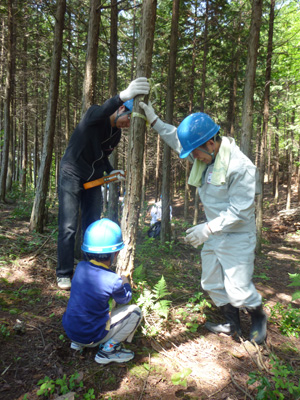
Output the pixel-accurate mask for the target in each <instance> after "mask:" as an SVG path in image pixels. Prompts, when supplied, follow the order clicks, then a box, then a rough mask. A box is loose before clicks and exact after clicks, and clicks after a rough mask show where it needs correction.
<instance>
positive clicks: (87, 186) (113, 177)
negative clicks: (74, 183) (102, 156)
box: [83, 171, 126, 189]
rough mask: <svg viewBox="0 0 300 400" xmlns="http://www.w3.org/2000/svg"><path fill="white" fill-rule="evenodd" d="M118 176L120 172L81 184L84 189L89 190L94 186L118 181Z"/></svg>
mask: <svg viewBox="0 0 300 400" xmlns="http://www.w3.org/2000/svg"><path fill="white" fill-rule="evenodd" d="M119 175H120V172H119V171H118V172H115V173H114V174H111V175H107V176H103V177H102V178H99V179H95V180H94V181H90V182H86V183H84V184H83V187H84V188H85V189H91V188H93V187H95V186H101V185H104V184H105V183H110V182H115V181H117V180H118V179H119V178H118V176H119ZM125 176H126V173H125Z"/></svg>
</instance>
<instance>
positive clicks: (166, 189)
mask: <svg viewBox="0 0 300 400" xmlns="http://www.w3.org/2000/svg"><path fill="white" fill-rule="evenodd" d="M178 21H179V0H174V1H173V11H172V25H171V38H170V55H169V71H168V82H167V99H166V122H167V123H169V124H172V123H173V111H174V93H175V72H176V58H177V43H178ZM170 187H171V147H170V146H168V145H167V144H166V143H165V144H164V157H163V176H162V221H161V233H160V235H161V236H160V238H161V241H162V242H163V243H165V242H166V241H170V239H171V226H170V205H171V204H170Z"/></svg>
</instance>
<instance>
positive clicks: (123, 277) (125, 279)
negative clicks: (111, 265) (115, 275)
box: [121, 275, 129, 285]
mask: <svg viewBox="0 0 300 400" xmlns="http://www.w3.org/2000/svg"><path fill="white" fill-rule="evenodd" d="M121 279H122V282H123V285H124V284H125V283H129V280H128V278H127V276H125V275H121Z"/></svg>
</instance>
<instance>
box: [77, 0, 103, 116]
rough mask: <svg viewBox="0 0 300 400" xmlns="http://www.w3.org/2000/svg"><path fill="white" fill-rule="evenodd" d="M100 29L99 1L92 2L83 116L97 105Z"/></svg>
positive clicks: (92, 0) (83, 95)
mask: <svg viewBox="0 0 300 400" xmlns="http://www.w3.org/2000/svg"><path fill="white" fill-rule="evenodd" d="M99 27H100V8H99V1H98V0H90V15H89V29H88V39H87V54H86V64H85V76H84V83H83V93H82V108H81V115H83V114H84V113H85V111H86V110H87V109H88V108H89V107H90V106H91V105H92V104H94V103H95V88H96V81H97V56H98V42H99Z"/></svg>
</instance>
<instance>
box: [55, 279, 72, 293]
mask: <svg viewBox="0 0 300 400" xmlns="http://www.w3.org/2000/svg"><path fill="white" fill-rule="evenodd" d="M57 286H58V287H59V288H60V289H63V290H70V289H71V278H69V277H62V278H59V277H58V278H57Z"/></svg>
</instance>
